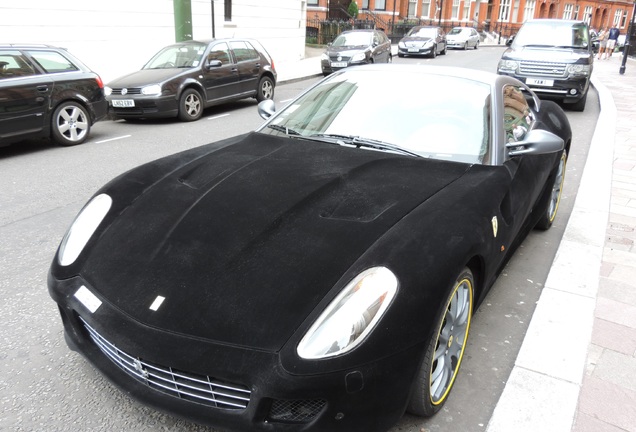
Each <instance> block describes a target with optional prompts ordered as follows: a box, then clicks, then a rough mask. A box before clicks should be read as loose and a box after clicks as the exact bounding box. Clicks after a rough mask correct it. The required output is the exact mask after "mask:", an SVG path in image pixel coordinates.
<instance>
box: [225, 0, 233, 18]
mask: <svg viewBox="0 0 636 432" xmlns="http://www.w3.org/2000/svg"><path fill="white" fill-rule="evenodd" d="M225 21H232V0H225Z"/></svg>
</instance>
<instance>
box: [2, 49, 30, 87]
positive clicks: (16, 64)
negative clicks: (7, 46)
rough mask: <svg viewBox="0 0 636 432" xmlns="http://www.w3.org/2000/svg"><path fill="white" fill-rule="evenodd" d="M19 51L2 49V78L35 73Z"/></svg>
mask: <svg viewBox="0 0 636 432" xmlns="http://www.w3.org/2000/svg"><path fill="white" fill-rule="evenodd" d="M35 74H36V72H35V70H33V67H31V65H30V64H29V63H28V62H27V60H26V59H25V58H24V56H23V55H22V54H21V53H20V52H19V51H0V80H2V79H9V78H17V77H24V76H31V75H35Z"/></svg>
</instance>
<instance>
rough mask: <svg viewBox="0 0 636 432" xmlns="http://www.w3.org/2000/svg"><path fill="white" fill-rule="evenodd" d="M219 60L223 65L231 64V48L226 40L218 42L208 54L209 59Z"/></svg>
mask: <svg viewBox="0 0 636 432" xmlns="http://www.w3.org/2000/svg"><path fill="white" fill-rule="evenodd" d="M211 60H219V61H221V64H222V65H227V64H230V63H231V61H230V48H229V47H228V46H227V44H226V43H225V42H222V43H219V44H216V45H214V46H213V47H212V50H211V51H210V54H208V61H211Z"/></svg>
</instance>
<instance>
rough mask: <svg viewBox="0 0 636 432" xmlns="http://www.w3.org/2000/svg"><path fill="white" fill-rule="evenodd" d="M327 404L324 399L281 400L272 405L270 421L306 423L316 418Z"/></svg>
mask: <svg viewBox="0 0 636 432" xmlns="http://www.w3.org/2000/svg"><path fill="white" fill-rule="evenodd" d="M326 403H327V402H326V401H324V400H322V399H308V400H280V399H276V400H274V401H273V403H272V409H271V410H270V412H269V419H270V420H272V421H280V422H290V423H305V422H309V421H311V420H312V419H314V417H316V416H317V415H318V414H319V413H320V411H322V409H323V407H324V406H325V404H326Z"/></svg>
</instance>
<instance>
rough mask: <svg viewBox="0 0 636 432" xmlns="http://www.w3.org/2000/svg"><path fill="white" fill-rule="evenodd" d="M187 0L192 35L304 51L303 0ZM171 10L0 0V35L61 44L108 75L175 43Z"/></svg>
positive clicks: (133, 4)
mask: <svg viewBox="0 0 636 432" xmlns="http://www.w3.org/2000/svg"><path fill="white" fill-rule="evenodd" d="M190 4H191V10H192V38H193V39H210V38H212V37H213V35H214V36H215V37H217V38H223V37H249V38H254V39H258V40H259V41H260V42H261V43H262V44H263V46H264V47H265V48H266V49H267V50H268V52H269V53H270V54H271V56H272V57H273V58H274V62H275V63H281V62H289V61H293V60H298V59H301V58H302V57H303V56H304V52H305V26H306V15H307V10H306V8H307V6H306V1H305V0H267V1H263V0H190ZM226 5H227V6H229V7H228V8H227V9H226ZM174 17H175V11H174V3H173V0H108V1H102V0H63V1H61V0H22V1H15V0H0V43H43V44H49V45H55V46H61V47H64V48H67V49H68V50H69V51H70V52H71V53H73V54H75V55H76V56H77V57H79V58H80V59H81V60H82V61H83V62H84V63H86V65H87V66H89V67H90V68H91V69H93V70H94V71H95V72H97V73H99V74H100V75H101V77H102V79H103V80H104V82H108V81H110V80H113V79H115V78H117V77H118V76H121V75H124V74H126V73H129V72H133V71H135V70H138V69H140V68H141V67H142V66H143V65H144V64H145V63H146V62H147V61H148V60H149V59H150V57H152V55H153V54H154V53H156V52H157V51H159V50H160V49H161V48H162V47H164V46H166V45H169V44H172V43H174V42H175V19H174Z"/></svg>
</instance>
